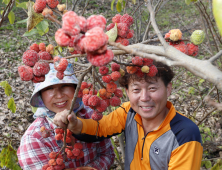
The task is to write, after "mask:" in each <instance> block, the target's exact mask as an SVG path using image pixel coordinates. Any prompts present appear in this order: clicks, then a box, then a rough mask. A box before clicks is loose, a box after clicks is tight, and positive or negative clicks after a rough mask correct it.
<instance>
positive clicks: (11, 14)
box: [8, 11, 15, 24]
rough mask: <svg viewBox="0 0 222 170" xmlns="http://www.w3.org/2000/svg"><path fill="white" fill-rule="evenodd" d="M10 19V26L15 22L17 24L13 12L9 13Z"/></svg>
mask: <svg viewBox="0 0 222 170" xmlns="http://www.w3.org/2000/svg"><path fill="white" fill-rule="evenodd" d="M8 19H9V22H10V24H14V22H15V14H14V12H13V11H10V12H9V14H8Z"/></svg>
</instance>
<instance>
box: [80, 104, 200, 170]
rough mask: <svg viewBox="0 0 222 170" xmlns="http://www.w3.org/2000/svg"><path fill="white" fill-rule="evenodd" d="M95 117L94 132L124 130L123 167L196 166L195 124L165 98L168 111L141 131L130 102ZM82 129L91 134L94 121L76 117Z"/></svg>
mask: <svg viewBox="0 0 222 170" xmlns="http://www.w3.org/2000/svg"><path fill="white" fill-rule="evenodd" d="M122 107H123V108H124V109H125V110H124V109H123V108H121V107H120V108H118V109H116V110H115V111H113V112H112V113H110V114H109V115H107V116H103V118H102V119H101V120H100V121H99V127H98V133H97V134H98V136H99V137H111V136H113V135H116V134H119V133H121V132H122V131H125V137H126V147H125V169H126V170H199V169H200V165H201V159H202V154H203V147H202V144H201V135H200V131H199V129H198V127H197V126H196V124H195V123H194V122H192V121H191V120H190V119H188V118H187V117H185V116H183V115H182V114H181V113H179V112H177V111H176V110H175V108H174V106H173V104H172V103H170V102H169V101H168V102H167V108H169V113H168V114H167V116H166V118H165V119H164V121H163V122H162V124H161V125H160V126H159V127H158V129H157V130H154V131H151V132H149V133H147V134H146V135H144V130H143V126H142V120H141V117H140V115H139V114H138V113H136V112H135V111H134V110H133V109H132V108H131V106H130V102H126V103H124V104H123V105H122ZM80 120H81V121H82V123H83V128H82V132H81V133H83V134H86V135H89V136H91V135H95V134H96V131H97V125H98V123H97V122H96V121H94V120H92V119H80Z"/></svg>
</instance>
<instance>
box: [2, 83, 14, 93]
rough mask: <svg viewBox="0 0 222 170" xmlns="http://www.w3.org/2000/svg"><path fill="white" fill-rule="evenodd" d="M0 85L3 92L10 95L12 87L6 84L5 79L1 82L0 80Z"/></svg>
mask: <svg viewBox="0 0 222 170" xmlns="http://www.w3.org/2000/svg"><path fill="white" fill-rule="evenodd" d="M0 86H2V87H3V88H4V90H5V94H6V95H7V96H10V95H11V94H12V88H11V86H10V85H9V84H8V82H7V81H2V82H0Z"/></svg>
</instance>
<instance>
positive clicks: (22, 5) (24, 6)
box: [16, 2, 27, 9]
mask: <svg viewBox="0 0 222 170" xmlns="http://www.w3.org/2000/svg"><path fill="white" fill-rule="evenodd" d="M26 4H27V2H22V3H20V4H18V5H16V6H17V7H19V8H24V9H27V6H26Z"/></svg>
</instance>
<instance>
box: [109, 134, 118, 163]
mask: <svg viewBox="0 0 222 170" xmlns="http://www.w3.org/2000/svg"><path fill="white" fill-rule="evenodd" d="M110 140H111V143H112V145H113V147H114V152H115V155H116V158H117V159H118V160H119V153H118V151H117V149H116V145H115V143H114V140H113V139H112V138H110Z"/></svg>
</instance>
